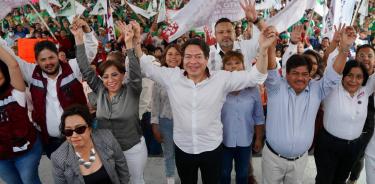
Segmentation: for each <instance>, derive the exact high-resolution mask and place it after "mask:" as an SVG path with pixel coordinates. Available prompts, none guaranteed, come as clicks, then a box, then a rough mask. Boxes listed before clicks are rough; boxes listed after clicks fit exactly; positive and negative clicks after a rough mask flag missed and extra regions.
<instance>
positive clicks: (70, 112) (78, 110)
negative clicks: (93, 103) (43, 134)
mask: <svg viewBox="0 0 375 184" xmlns="http://www.w3.org/2000/svg"><path fill="white" fill-rule="evenodd" d="M74 115H78V116H81V117H82V118H83V119H84V120H85V122H86V124H87V126H88V127H90V128H91V127H92V124H93V120H94V118H93V117H92V116H91V114H90V111H89V108H88V107H87V106H85V105H81V104H74V105H72V106H69V107H68V108H66V109H65V110H64V112H63V114H62V115H61V123H60V127H59V129H60V132H61V134H63V132H64V129H65V120H66V118H67V117H69V116H74Z"/></svg>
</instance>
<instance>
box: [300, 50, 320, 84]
mask: <svg viewBox="0 0 375 184" xmlns="http://www.w3.org/2000/svg"><path fill="white" fill-rule="evenodd" d="M303 54H304V55H309V56H312V57H314V58H315V59H316V62H317V64H318V69H317V70H316V73H315V76H319V78H322V77H323V74H324V65H323V58H322V57H321V56H320V55H319V53H317V52H316V51H314V50H311V49H309V50H306V51H305V52H304V53H303ZM311 66H312V62H311ZM311 77H314V76H311ZM314 78H315V77H314Z"/></svg>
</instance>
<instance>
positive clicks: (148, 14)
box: [126, 2, 157, 19]
mask: <svg viewBox="0 0 375 184" xmlns="http://www.w3.org/2000/svg"><path fill="white" fill-rule="evenodd" d="M126 3H128V5H129V6H130V8H131V9H132V10H133V11H134V13H136V14H140V15H142V16H144V17H145V18H147V19H150V18H151V17H153V16H154V15H156V14H157V12H154V11H151V12H149V11H146V10H144V9H142V8H139V7H138V6H135V5H133V4H131V3H129V2H126Z"/></svg>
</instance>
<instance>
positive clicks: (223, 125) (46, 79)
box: [0, 0, 375, 184]
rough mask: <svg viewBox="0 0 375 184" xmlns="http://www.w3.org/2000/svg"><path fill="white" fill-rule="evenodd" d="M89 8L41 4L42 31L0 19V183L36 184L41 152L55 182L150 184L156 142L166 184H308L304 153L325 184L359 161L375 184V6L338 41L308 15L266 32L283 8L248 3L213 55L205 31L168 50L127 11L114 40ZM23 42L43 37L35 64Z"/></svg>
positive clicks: (118, 7) (349, 173) (217, 33)
mask: <svg viewBox="0 0 375 184" xmlns="http://www.w3.org/2000/svg"><path fill="white" fill-rule="evenodd" d="M130 2H132V1H130ZM188 2H189V1H185V0H183V1H181V0H180V1H173V0H169V1H166V4H167V6H168V8H169V9H180V8H182V7H183V6H184V4H186V3H188ZM133 3H135V4H136V5H137V6H139V7H143V8H146V7H147V6H148V3H152V2H150V1H146V0H145V1H137V2H133ZM82 4H83V5H84V6H85V7H86V8H87V10H86V11H85V13H84V14H83V15H82V16H79V17H78V16H76V17H75V18H74V20H73V21H72V22H71V23H70V22H69V21H68V20H67V19H66V18H61V17H57V18H56V19H54V18H51V17H50V16H49V15H48V13H47V12H46V11H40V10H39V8H38V7H36V10H37V11H40V12H39V14H40V15H41V17H42V18H43V19H44V20H43V21H44V22H45V23H47V26H48V28H47V26H45V25H44V23H43V22H42V21H41V20H40V19H39V18H38V15H37V14H36V13H35V11H34V10H33V9H32V8H31V7H30V6H29V5H27V6H24V7H21V8H17V9H14V10H13V11H12V12H11V13H10V14H9V15H8V16H7V17H6V18H5V19H3V20H1V25H2V26H1V30H0V36H1V37H2V38H1V39H0V42H1V43H0V89H1V90H0V170H1V172H0V178H1V180H3V181H5V182H6V183H33V184H34V183H36V184H37V183H41V181H40V178H39V174H38V167H39V163H40V159H41V156H42V154H45V155H46V156H47V157H48V158H49V159H50V160H51V162H52V167H53V168H52V170H53V178H54V181H55V183H87V184H89V183H133V184H143V183H145V181H144V169H145V166H146V164H147V156H148V155H153V154H159V153H160V152H159V149H160V148H158V145H159V143H161V148H162V153H163V157H164V167H165V177H166V180H165V182H166V183H168V184H173V183H175V182H176V179H177V175H178V177H179V178H180V181H181V183H182V184H192V183H197V180H198V170H200V173H201V178H202V182H203V183H205V184H206V183H207V184H216V183H222V184H226V183H231V173H232V170H233V163H234V170H235V173H236V176H235V181H236V183H238V184H243V183H258V182H259V183H264V184H273V183H286V184H294V183H296V184H297V183H302V181H303V176H304V171H305V168H306V165H307V158H308V154H309V153H313V155H314V158H315V164H316V170H317V175H316V178H315V182H316V183H318V184H330V183H332V184H333V183H339V184H344V183H348V184H352V183H356V181H357V180H358V178H359V175H360V173H361V171H362V169H363V167H364V164H363V163H364V162H365V163H366V164H365V165H366V169H365V170H366V177H367V183H368V184H373V183H374V182H375V172H374V171H375V136H373V132H374V129H375V126H374V124H375V122H374V121H375V118H374V115H375V114H374V113H375V106H374V95H373V93H374V90H375V75H374V74H373V73H374V67H375V50H374V43H375V41H374V33H375V29H374V27H375V26H374V21H373V20H374V12H373V7H374V6H373V5H374V2H373V1H370V7H369V9H370V10H371V11H370V15H369V16H368V17H366V18H365V20H364V23H363V24H362V25H361V24H359V21H357V20H355V21H354V22H355V24H354V25H353V26H350V25H345V24H343V25H341V24H340V25H336V26H335V30H334V34H333V37H332V38H329V37H324V36H322V34H321V29H322V27H321V24H322V17H319V15H317V14H315V13H314V12H313V11H311V10H310V11H306V14H305V15H304V17H303V18H302V19H301V20H300V21H299V22H298V23H296V24H295V25H293V26H292V27H291V28H290V29H288V30H287V31H284V32H278V30H276V28H275V27H273V26H271V25H267V23H266V21H265V19H266V18H267V16H273V15H275V14H276V13H277V10H273V9H272V10H269V11H268V13H266V11H256V8H255V6H256V5H255V4H252V3H249V2H247V1H245V2H241V8H242V10H243V11H244V12H245V18H244V19H243V20H241V21H237V22H232V21H231V20H229V19H228V18H225V17H223V18H220V19H219V20H217V21H216V23H215V25H214V30H213V31H214V33H213V34H214V38H215V43H210V45H209V43H208V42H207V39H208V35H205V34H201V33H199V32H197V31H190V32H188V33H185V34H184V35H182V36H181V37H179V38H178V39H176V40H175V41H173V42H171V43H168V42H166V41H164V40H163V38H162V34H161V32H162V30H163V28H164V26H165V23H159V24H158V23H156V18H155V17H154V18H151V19H145V18H143V17H141V16H140V15H138V14H136V13H134V12H132V10H131V9H130V8H129V7H128V6H124V5H122V2H121V1H112V4H111V5H112V7H113V8H114V10H115V11H114V13H113V15H114V20H115V22H116V30H117V31H116V35H117V39H116V40H110V39H109V37H108V33H107V31H106V29H105V25H104V22H103V17H102V16H91V15H89V13H88V12H89V11H90V10H91V9H92V8H93V6H94V5H95V1H91V0H84V1H82ZM125 7H126V8H125ZM266 14H269V15H267V16H266ZM357 22H358V23H357ZM51 34H53V36H52V35H51ZM54 37H55V38H56V39H55V38H54ZM19 38H30V39H33V38H49V39H48V40H42V41H39V42H38V43H36V45H35V47H34V51H33V52H34V55H35V63H28V62H26V61H24V59H22V58H21V57H19V56H18V54H17V53H18V48H19V47H21V46H22V45H18V43H17V40H18V39H19ZM254 152H255V153H259V152H261V154H262V160H261V168H253V166H252V162H251V160H252V154H253V153H254ZM176 169H177V173H176V172H175V171H176ZM254 169H261V170H262V178H257V179H258V181H257V180H256V179H255V176H254Z"/></svg>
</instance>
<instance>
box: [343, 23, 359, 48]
mask: <svg viewBox="0 0 375 184" xmlns="http://www.w3.org/2000/svg"><path fill="white" fill-rule="evenodd" d="M356 38H357V33H356V31H355V29H354V28H353V27H352V26H347V27H345V28H344V29H342V30H341V37H340V47H347V48H348V47H350V46H352V45H353V43H354V41H355V40H356Z"/></svg>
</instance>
